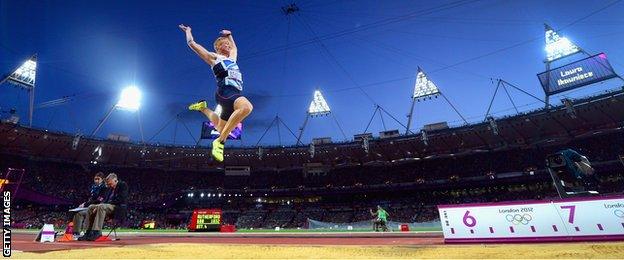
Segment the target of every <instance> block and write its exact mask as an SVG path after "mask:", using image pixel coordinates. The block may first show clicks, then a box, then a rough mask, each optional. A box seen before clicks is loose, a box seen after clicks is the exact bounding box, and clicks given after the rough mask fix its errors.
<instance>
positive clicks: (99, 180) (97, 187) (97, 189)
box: [74, 172, 106, 236]
mask: <svg viewBox="0 0 624 260" xmlns="http://www.w3.org/2000/svg"><path fill="white" fill-rule="evenodd" d="M90 192H91V196H90V197H89V200H87V201H86V202H83V203H82V204H80V206H78V207H79V208H84V207H89V206H91V205H96V204H100V203H101V202H102V201H104V197H105V196H106V184H104V173H102V172H98V173H96V174H95V176H94V177H93V184H92V185H91V191H90ZM86 217H87V209H84V210H81V211H78V212H76V214H74V235H75V236H79V235H80V231H81V230H82V225H83V224H84V219H85V218H86Z"/></svg>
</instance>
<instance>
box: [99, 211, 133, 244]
mask: <svg viewBox="0 0 624 260" xmlns="http://www.w3.org/2000/svg"><path fill="white" fill-rule="evenodd" d="M127 216H128V206H127V205H119V206H116V207H115V210H114V211H113V217H112V218H111V219H110V221H111V223H112V225H113V226H112V228H111V230H110V231H109V232H108V234H107V235H106V236H101V237H99V238H98V239H96V240H95V241H96V242H104V241H116V240H120V238H118V237H117V228H118V227H119V226H120V225H122V224H123V222H124V221H125V220H126V218H127ZM111 233H112V234H114V235H115V236H114V238H112V239H111V238H110V235H111Z"/></svg>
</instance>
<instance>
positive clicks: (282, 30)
mask: <svg viewBox="0 0 624 260" xmlns="http://www.w3.org/2000/svg"><path fill="white" fill-rule="evenodd" d="M455 2H457V4H453V3H455ZM614 2H617V3H615V4H613V5H611V6H609V5H610V4H611V3H614ZM287 3H290V2H289V1H218V2H217V1H28V0H1V1H0V57H1V59H0V72H2V73H7V72H10V71H11V70H12V69H13V68H14V67H15V66H16V65H18V64H21V63H22V62H23V61H24V60H25V59H26V58H28V57H29V56H30V55H31V54H32V53H37V54H38V57H39V67H38V74H37V83H36V84H37V90H36V100H35V103H36V104H38V103H41V102H44V101H48V100H52V99H57V98H60V97H62V96H66V95H75V98H74V100H73V101H72V102H70V103H68V104H65V105H62V106H58V107H55V108H43V109H39V110H36V111H35V116H34V124H35V126H37V127H43V128H49V129H55V130H61V131H66V132H72V133H74V132H77V131H79V132H82V133H85V134H89V133H90V132H91V131H92V130H93V129H94V128H95V126H96V125H97V123H98V120H99V119H101V118H102V117H103V116H104V115H105V113H106V111H107V110H108V108H110V106H112V105H113V104H114V103H115V102H116V99H117V96H118V94H119V92H120V91H121V89H123V88H124V87H125V86H127V85H131V84H135V85H137V86H138V87H139V88H141V89H142V90H143V92H144V98H143V106H142V109H141V119H142V121H143V126H144V133H145V138H146V139H150V138H152V136H154V135H155V134H156V133H157V131H158V130H159V129H160V128H161V127H162V126H163V125H164V124H165V123H166V122H167V121H168V120H169V119H171V118H172V117H173V116H175V115H176V114H177V113H179V112H183V111H184V110H185V109H186V105H187V104H188V103H190V102H192V101H195V100H198V99H202V98H205V99H207V100H208V101H209V102H210V103H211V105H214V90H215V82H214V78H213V76H212V73H211V71H210V67H209V66H208V65H206V64H204V63H203V61H201V60H200V59H199V58H198V57H196V56H195V54H194V53H193V52H192V51H191V50H190V49H189V48H188V47H187V46H186V42H185V39H184V34H183V33H182V32H181V31H180V30H179V29H178V28H177V25H178V24H180V23H185V24H189V25H190V26H191V27H192V28H193V32H194V35H195V40H196V41H197V42H199V43H201V44H203V45H204V46H206V47H207V48H211V46H212V42H213V40H214V38H215V37H216V36H217V34H218V31H219V30H220V29H223V28H228V29H230V30H231V31H232V32H233V34H234V37H235V39H236V41H237V45H238V46H239V64H240V67H241V70H242V72H243V75H244V80H245V86H244V93H245V95H246V96H248V97H249V99H250V100H251V101H252V103H254V105H255V110H254V112H253V114H252V115H251V116H250V118H248V120H247V121H246V123H245V133H244V137H243V139H244V140H243V141H242V142H232V144H234V145H240V144H243V145H255V144H256V142H257V141H258V139H259V138H260V136H261V135H262V133H263V132H264V130H265V129H266V127H267V126H268V125H269V124H270V123H271V121H272V120H273V118H274V117H275V116H276V115H277V114H279V116H280V117H281V118H282V119H283V120H284V122H285V123H286V124H288V126H289V127H290V128H291V129H292V130H293V131H297V129H298V128H299V127H300V126H301V124H302V123H303V120H304V117H305V111H306V110H307V107H308V106H309V103H310V100H311V98H312V92H313V90H314V89H316V88H320V89H321V90H322V91H323V93H324V95H325V98H326V99H327V101H328V103H329V105H330V107H331V108H332V110H333V112H334V115H335V116H336V119H337V120H338V121H339V122H340V125H341V126H342V128H343V129H344V132H345V133H346V135H347V138H349V139H350V138H351V136H352V135H353V134H357V133H361V132H362V131H364V128H365V127H366V124H367V123H368V121H369V119H370V117H371V115H372V113H373V111H374V105H375V104H379V105H381V106H382V107H384V108H385V109H386V110H387V111H388V112H390V113H391V114H393V115H394V116H396V117H397V118H398V119H399V120H401V121H402V123H403V124H405V123H406V121H407V118H406V114H407V113H408V110H409V108H410V101H411V100H410V95H411V92H412V89H413V86H414V76H415V74H416V69H417V66H421V67H422V68H423V69H424V70H425V71H426V72H428V74H429V77H430V78H431V79H432V80H433V81H434V82H435V83H436V84H437V85H438V86H439V87H440V89H441V90H442V91H443V92H444V93H445V94H446V96H447V97H448V98H449V99H450V100H451V101H452V102H453V103H454V104H455V105H456V106H457V108H458V109H459V110H460V112H461V113H462V114H463V115H464V116H465V117H467V118H468V121H470V122H478V121H481V120H483V117H484V114H485V111H486V110H487V105H488V102H489V101H490V98H491V96H492V94H493V91H494V87H495V86H494V85H493V84H492V82H491V80H490V78H503V79H505V80H507V81H509V82H512V83H514V84H516V85H517V86H519V87H521V88H523V89H524V90H526V91H528V92H530V93H533V94H534V95H537V96H540V97H542V96H543V90H542V88H541V87H540V85H539V81H538V80H537V77H536V74H537V73H539V72H542V71H543V70H544V64H543V63H542V60H543V59H544V57H545V51H544V39H543V33H544V29H543V23H544V22H547V23H549V24H550V25H551V26H553V27H555V29H562V31H561V32H560V34H563V35H564V36H566V37H568V38H569V39H571V40H572V41H573V42H574V43H576V44H578V45H579V46H581V47H582V48H584V49H585V50H587V51H588V52H590V53H597V52H605V53H606V54H607V56H608V57H609V59H610V61H611V63H612V65H613V67H614V68H615V70H616V71H617V72H620V73H621V72H622V71H624V66H623V64H624V50H623V48H622V42H623V41H624V18H622V17H621V14H622V13H624V3H620V2H618V1H586V0H585V1H496V0H483V1H470V0H467V1H364V0H362V1H333V0H328V1H297V2H296V3H297V5H298V6H299V7H300V9H301V10H300V12H299V13H298V15H297V16H291V17H290V19H289V18H288V17H286V16H284V15H283V14H282V13H281V10H280V7H281V6H284V5H286V4H287ZM605 6H609V7H608V8H604V7H605ZM601 9H602V10H601ZM408 14H413V15H412V16H406V15H408ZM371 25H374V26H371ZM341 32H343V33H341ZM316 36H318V37H319V38H320V39H321V43H319V42H318V41H315V40H314V39H315V38H316ZM284 46H286V47H284ZM581 57H582V55H577V56H575V57H573V58H572V59H571V60H574V59H575V58H581ZM568 61H569V60H568ZM564 62H565V61H564ZM560 64H562V63H560ZM558 65H559V64H558ZM617 85H621V82H617V81H611V82H607V83H604V84H598V85H597V86H590V87H587V88H583V89H579V90H575V91H572V92H567V93H563V94H562V95H565V96H571V97H580V96H585V95H588V94H591V93H595V92H598V91H603V90H605V89H609V88H612V87H614V86H617ZM364 92H365V93H366V94H364ZM501 94H502V93H499V95H498V96H497V98H496V101H495V103H494V106H493V111H495V112H496V114H495V115H496V116H503V115H506V114H512V113H514V112H515V111H514V110H513V108H512V106H511V103H510V102H509V101H508V100H507V99H506V97H505V96H504V95H501ZM510 94H511V95H512V97H513V98H514V101H515V102H516V104H517V105H519V106H520V109H521V110H529V109H533V108H537V107H540V106H542V105H540V104H539V103H536V100H534V99H532V98H530V97H528V96H526V95H523V94H521V93H520V92H517V91H513V90H512V91H511V93H510ZM367 95H368V96H369V97H370V98H369V97H367ZM26 97H27V95H26V93H25V92H21V91H17V89H14V88H13V87H10V86H8V85H3V86H2V89H1V90H0V106H1V108H2V109H1V110H2V111H7V110H8V109H10V108H11V107H15V108H17V110H18V113H19V114H20V115H22V118H23V120H26V104H27V98H26ZM559 100H560V97H554V98H553V103H555V104H559V103H560V101H559ZM414 115H415V118H414V121H413V127H412V128H413V129H420V128H421V127H422V125H423V124H428V123H433V122H439V121H449V123H450V124H451V125H459V124H461V121H459V120H460V118H459V116H458V115H457V114H455V112H453V110H452V109H451V107H450V106H449V105H448V104H446V103H445V102H444V101H443V99H441V98H438V99H433V100H428V101H425V102H420V103H418V104H417V105H416V106H415V113H414ZM3 116H6V114H3ZM383 119H384V121H385V124H386V127H387V129H397V128H401V127H400V126H399V124H397V123H396V122H394V121H393V120H392V119H390V118H389V117H388V116H386V115H384V118H383ZM202 120H204V118H203V117H202V116H201V115H200V114H199V113H192V112H184V113H182V114H181V122H180V123H179V124H178V125H177V131H176V124H175V122H173V123H171V124H170V125H169V126H168V127H167V128H165V129H164V130H163V131H162V132H161V133H160V134H159V135H157V136H155V137H154V138H153V139H152V142H161V143H172V142H173V141H174V140H173V139H174V136H176V140H175V141H176V143H178V144H193V143H194V141H193V139H192V138H191V137H190V136H189V133H188V132H187V130H186V129H185V127H184V124H186V125H187V126H188V127H189V129H190V131H191V133H192V134H193V135H194V136H195V138H197V137H198V136H199V132H200V126H201V121H202ZM23 122H26V121H23ZM136 122H137V119H136V114H133V113H129V112H125V111H116V112H115V113H114V114H113V116H112V117H111V119H110V120H109V121H108V122H107V123H106V124H105V125H104V127H103V128H102V130H101V131H100V132H99V134H98V135H99V136H106V135H107V134H108V133H120V134H128V135H129V136H130V137H131V139H132V140H135V141H136V140H140V136H139V131H138V125H137V123H136ZM182 122H184V123H182ZM280 130H281V131H280V133H281V143H282V144H293V143H294V142H295V141H294V138H293V137H292V136H291V135H290V134H289V133H288V132H287V130H286V129H284V128H283V127H282V128H281V129H280ZM371 130H372V131H373V132H374V133H377V132H378V131H380V130H383V124H382V121H381V119H380V118H379V116H377V117H376V118H375V119H374V121H373V123H372V124H371V128H370V129H369V131H371ZM401 131H402V132H403V131H404V129H402V130H401ZM323 136H331V137H332V138H333V139H334V140H342V139H343V137H342V134H341V133H340V131H339V129H338V127H337V126H336V124H335V122H334V120H333V118H332V117H324V118H314V119H311V120H310V121H309V124H308V127H307V128H306V132H305V134H304V138H303V139H304V142H306V143H307V142H309V141H310V140H311V138H313V137H323ZM279 142H280V140H279V138H278V134H277V130H276V129H275V128H273V129H272V130H271V131H269V132H268V133H267V135H266V137H265V138H264V139H263V140H262V142H261V143H263V144H278V143H279ZM203 144H208V142H207V141H203Z"/></svg>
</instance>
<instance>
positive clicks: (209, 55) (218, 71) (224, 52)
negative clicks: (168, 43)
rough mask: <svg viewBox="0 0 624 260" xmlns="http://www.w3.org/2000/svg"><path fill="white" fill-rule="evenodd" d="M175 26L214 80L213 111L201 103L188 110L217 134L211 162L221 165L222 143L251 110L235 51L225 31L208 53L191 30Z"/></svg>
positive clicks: (191, 106)
mask: <svg viewBox="0 0 624 260" xmlns="http://www.w3.org/2000/svg"><path fill="white" fill-rule="evenodd" d="M179 27H180V29H182V31H184V33H185V34H186V43H187V44H188V46H189V47H190V48H191V49H193V51H195V53H197V55H198V56H199V57H200V58H201V59H202V60H204V61H205V62H206V63H208V64H209V65H210V67H211V68H212V73H213V74H214V76H215V78H216V80H217V91H216V93H215V99H216V102H217V106H216V108H215V111H213V110H210V109H209V108H208V104H207V103H206V101H205V100H200V101H199V102H197V103H194V104H191V105H190V106H189V110H195V111H200V112H202V113H203V114H204V115H206V117H208V119H210V121H211V122H212V124H213V125H214V126H215V128H216V129H217V131H219V134H220V135H219V137H218V138H217V139H215V140H214V141H213V142H212V156H213V157H214V158H215V160H217V161H219V162H222V161H223V148H224V146H225V140H226V139H227V137H228V135H229V134H230V132H232V130H233V129H234V128H235V127H236V126H237V125H238V124H239V123H240V122H242V121H243V119H245V118H246V117H247V116H249V114H250V113H251V111H252V110H253V106H252V105H251V102H249V100H247V98H245V97H244V96H243V93H242V91H243V77H242V74H241V72H240V69H239V68H238V65H237V64H236V58H237V57H238V49H237V48H236V44H235V43H234V38H232V32H230V31H228V30H222V31H221V36H219V37H218V38H217V39H216V40H215V42H214V49H215V52H210V51H208V50H206V49H205V48H204V47H203V46H201V45H199V44H198V43H196V42H195V40H194V39H193V34H192V32H191V27H189V26H187V25H183V24H180V25H179Z"/></svg>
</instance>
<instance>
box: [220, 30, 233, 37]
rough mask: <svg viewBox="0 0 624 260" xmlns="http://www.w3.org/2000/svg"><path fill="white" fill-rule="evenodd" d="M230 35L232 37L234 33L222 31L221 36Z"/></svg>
mask: <svg viewBox="0 0 624 260" xmlns="http://www.w3.org/2000/svg"><path fill="white" fill-rule="evenodd" d="M228 35H232V32H230V30H221V36H228Z"/></svg>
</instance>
